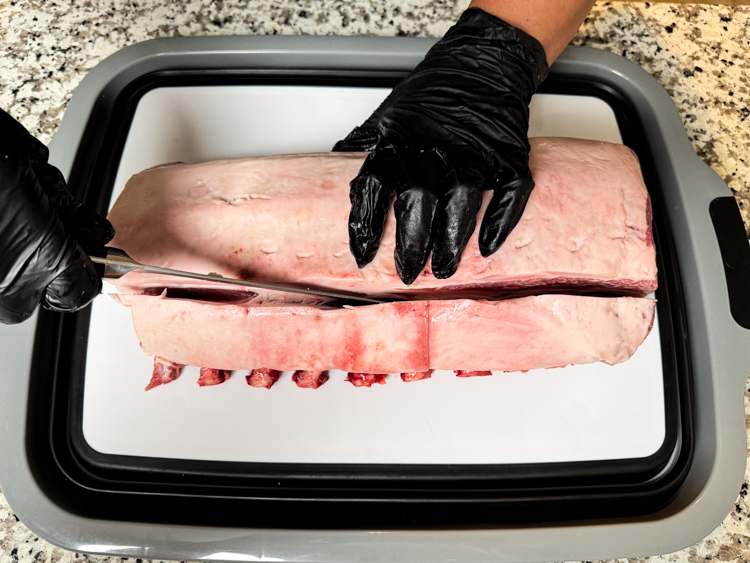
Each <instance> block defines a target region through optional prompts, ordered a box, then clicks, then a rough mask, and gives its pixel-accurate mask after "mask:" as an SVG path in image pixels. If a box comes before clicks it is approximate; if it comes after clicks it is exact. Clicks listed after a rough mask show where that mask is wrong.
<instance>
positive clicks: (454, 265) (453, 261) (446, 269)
mask: <svg viewBox="0 0 750 563" xmlns="http://www.w3.org/2000/svg"><path fill="white" fill-rule="evenodd" d="M458 264H459V260H458V257H456V256H451V255H442V256H441V255H436V254H434V253H433V255H432V275H434V276H435V277H436V278H438V279H440V280H444V279H447V278H449V277H451V276H452V275H453V274H455V273H456V271H457V270H458Z"/></svg>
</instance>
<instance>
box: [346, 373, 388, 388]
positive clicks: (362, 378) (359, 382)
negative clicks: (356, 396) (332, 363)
mask: <svg viewBox="0 0 750 563" xmlns="http://www.w3.org/2000/svg"><path fill="white" fill-rule="evenodd" d="M387 375H388V374H387V373H351V372H350V373H348V374H347V375H346V381H348V382H349V383H351V384H352V385H354V386H355V387H372V386H373V384H375V383H377V384H379V385H385V377H386V376H387Z"/></svg>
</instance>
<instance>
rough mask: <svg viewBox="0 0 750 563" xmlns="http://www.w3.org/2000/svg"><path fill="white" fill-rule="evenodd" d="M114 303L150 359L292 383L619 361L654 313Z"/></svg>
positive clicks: (568, 301)
mask: <svg viewBox="0 0 750 563" xmlns="http://www.w3.org/2000/svg"><path fill="white" fill-rule="evenodd" d="M115 298H116V299H118V300H119V301H120V302H121V303H122V304H124V305H127V306H129V307H130V308H131V312H132V315H133V324H134V326H135V331H136V334H137V335H138V338H139V339H140V341H141V345H142V348H143V350H144V352H146V353H147V354H154V355H158V356H161V357H168V358H172V359H173V360H174V361H177V362H180V363H183V364H187V365H199V366H200V365H204V366H205V365H221V366H224V368H225V369H256V368H261V367H263V366H268V365H273V366H277V367H278V368H281V369H285V370H303V371H297V372H296V373H295V377H296V379H295V381H296V382H297V384H298V385H300V381H302V380H304V381H307V379H308V378H310V377H312V376H311V375H309V374H310V373H317V374H320V373H321V372H322V371H323V370H330V369H338V370H342V371H346V372H353V373H367V374H383V373H408V372H424V371H427V370H430V369H445V370H463V371H487V370H502V371H519V370H529V369H535V368H547V367H558V366H564V365H567V364H588V363H592V362H605V363H607V364H616V363H619V362H623V361H625V360H627V359H628V358H629V357H630V356H631V355H632V354H633V353H634V352H635V350H636V348H637V347H638V346H639V345H640V344H641V342H643V340H644V339H645V338H646V336H647V335H648V333H649V331H650V330H651V326H652V324H653V322H654V314H655V301H654V300H652V299H642V298H634V297H617V298H615V297H611V298H606V297H585V296H575V295H540V296H534V297H523V298H519V299H507V300H504V301H472V300H468V299H458V300H448V301H413V302H399V303H385V304H381V305H368V306H363V307H356V308H351V307H349V308H341V309H329V310H321V309H317V308H314V307H300V306H291V307H283V306H277V307H252V306H246V305H239V304H229V305H218V304H215V303H204V302H200V301H188V300H180V299H168V298H164V297H163V296H146V295H120V296H116V297H115ZM165 326H168V327H169V330H168V331H166V330H164V328H163V327H165ZM308 370H309V371H308ZM316 377H318V376H316Z"/></svg>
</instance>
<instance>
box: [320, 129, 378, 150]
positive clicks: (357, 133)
mask: <svg viewBox="0 0 750 563" xmlns="http://www.w3.org/2000/svg"><path fill="white" fill-rule="evenodd" d="M377 144H378V130H377V129H376V128H370V127H366V126H365V125H362V126H361V127H355V128H354V129H353V130H352V132H351V133H349V134H348V135H347V136H346V138H345V139H343V140H341V141H339V142H338V143H336V144H335V145H333V149H331V151H332V152H370V151H371V150H373V149H375V145H377Z"/></svg>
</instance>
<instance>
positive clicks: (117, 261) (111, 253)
mask: <svg viewBox="0 0 750 563" xmlns="http://www.w3.org/2000/svg"><path fill="white" fill-rule="evenodd" d="M106 251H107V256H106V257H100V256H91V261H92V262H94V263H96V264H103V265H104V266H105V269H104V275H103V276H102V277H103V278H105V279H117V278H120V277H122V276H123V275H125V274H126V273H128V272H130V271H131V270H143V271H144V272H152V273H155V274H164V275H167V276H177V277H181V278H189V279H193V280H203V281H210V282H215V283H224V284H229V285H236V286H241V287H251V288H255V289H268V290H272V291H282V292H285V293H302V294H305V295H315V296H317V297H327V298H331V299H341V300H345V301H360V302H362V303H370V304H375V303H387V301H385V300H383V299H374V298H372V297H364V296H362V295H357V294H352V293H337V292H333V291H325V290H319V289H310V288H301V287H295V286H288V285H282V284H272V283H264V282H256V281H252V280H237V279H233V278H225V277H222V276H219V275H217V274H198V273H195V272H184V271H182V270H173V269H171V268H162V267H160V266H149V265H148V264H141V263H140V262H136V261H135V260H133V259H132V258H131V257H130V256H128V255H127V253H126V252H125V251H123V250H120V249H119V248H111V247H107V249H106Z"/></svg>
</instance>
